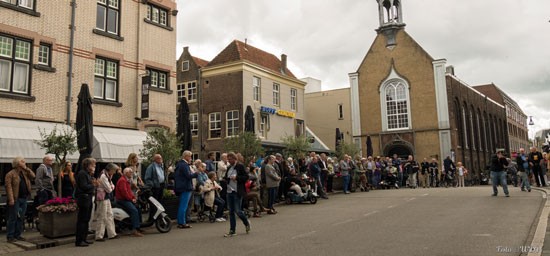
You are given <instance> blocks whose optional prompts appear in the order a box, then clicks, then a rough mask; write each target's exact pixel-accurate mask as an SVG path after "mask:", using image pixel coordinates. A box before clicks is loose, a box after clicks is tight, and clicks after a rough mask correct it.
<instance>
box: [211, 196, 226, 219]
mask: <svg viewBox="0 0 550 256" xmlns="http://www.w3.org/2000/svg"><path fill="white" fill-rule="evenodd" d="M214 205H216V206H217V208H216V218H221V217H222V216H223V209H224V207H225V201H224V200H223V199H221V198H220V197H216V198H214Z"/></svg>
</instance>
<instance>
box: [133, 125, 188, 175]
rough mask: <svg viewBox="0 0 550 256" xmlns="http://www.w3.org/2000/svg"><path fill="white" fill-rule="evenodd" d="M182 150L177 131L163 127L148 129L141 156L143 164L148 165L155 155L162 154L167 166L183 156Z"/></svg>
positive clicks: (140, 152)
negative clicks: (170, 130)
mask: <svg viewBox="0 0 550 256" xmlns="http://www.w3.org/2000/svg"><path fill="white" fill-rule="evenodd" d="M180 151H181V144H180V140H179V138H178V136H177V135H176V133H174V132H169V131H168V130H166V129H163V128H154V129H151V130H149V131H147V137H146V139H145V141H143V148H142V149H141V150H140V151H139V156H140V157H141V158H142V159H143V162H142V163H143V166H147V165H149V164H150V163H151V162H152V159H153V155H155V154H160V155H161V156H162V159H163V160H164V166H165V167H166V168H167V167H169V166H171V165H172V164H174V163H175V162H176V161H177V160H179V159H180V158H181V155H180Z"/></svg>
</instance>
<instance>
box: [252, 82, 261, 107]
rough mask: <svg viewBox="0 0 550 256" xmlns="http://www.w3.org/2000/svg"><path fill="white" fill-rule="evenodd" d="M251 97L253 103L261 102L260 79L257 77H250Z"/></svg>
mask: <svg viewBox="0 0 550 256" xmlns="http://www.w3.org/2000/svg"><path fill="white" fill-rule="evenodd" d="M252 97H253V99H254V101H258V102H261V101H262V79H261V78H259V77H257V76H253V77H252Z"/></svg>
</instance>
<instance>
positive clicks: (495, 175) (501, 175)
mask: <svg viewBox="0 0 550 256" xmlns="http://www.w3.org/2000/svg"><path fill="white" fill-rule="evenodd" d="M491 181H492V182H493V194H494V195H497V194H498V190H497V185H498V183H499V182H500V185H501V186H502V189H503V190H504V194H506V195H508V186H507V185H506V172H494V171H491Z"/></svg>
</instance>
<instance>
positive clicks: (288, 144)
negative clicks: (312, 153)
mask: <svg viewBox="0 0 550 256" xmlns="http://www.w3.org/2000/svg"><path fill="white" fill-rule="evenodd" d="M282 141H283V144H284V145H285V149H284V150H283V153H284V155H285V156H292V157H294V158H296V159H298V158H303V157H305V156H306V154H307V152H309V150H310V149H311V143H310V141H309V139H308V138H307V137H306V136H304V135H302V136H298V137H296V136H286V137H283V138H282Z"/></svg>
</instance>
